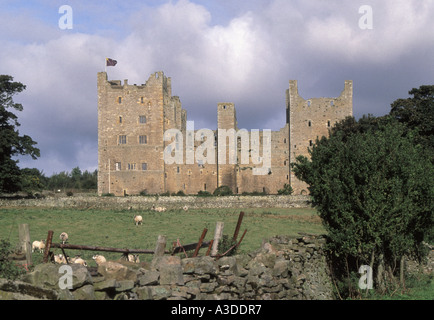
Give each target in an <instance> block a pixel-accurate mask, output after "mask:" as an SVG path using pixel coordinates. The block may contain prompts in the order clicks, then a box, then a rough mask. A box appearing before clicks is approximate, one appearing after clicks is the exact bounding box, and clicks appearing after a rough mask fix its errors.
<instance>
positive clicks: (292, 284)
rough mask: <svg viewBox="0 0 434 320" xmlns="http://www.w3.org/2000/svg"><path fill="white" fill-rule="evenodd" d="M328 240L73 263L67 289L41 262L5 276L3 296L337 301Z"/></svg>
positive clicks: (0, 287)
mask: <svg viewBox="0 0 434 320" xmlns="http://www.w3.org/2000/svg"><path fill="white" fill-rule="evenodd" d="M324 241H325V240H324V239H323V238H322V237H313V236H305V237H299V238H288V237H285V236H281V237H275V238H272V239H270V240H269V241H268V242H265V243H264V244H263V245H262V247H261V248H260V249H259V250H257V251H256V252H252V253H250V254H241V255H236V256H229V257H222V258H220V259H215V258H212V257H209V256H202V257H195V258H181V257H179V256H163V257H158V258H154V259H153V260H152V262H150V263H140V264H134V263H128V262H121V261H108V262H106V263H104V264H101V265H100V266H99V267H98V269H97V270H93V271H92V270H89V269H87V268H86V267H83V266H80V265H71V266H72V268H73V282H72V289H63V290H61V289H60V287H59V281H61V278H60V277H62V275H63V273H59V268H60V265H55V264H52V263H48V264H41V265H37V266H36V267H35V270H34V271H33V272H31V273H29V274H27V275H26V277H25V278H24V279H22V281H19V282H14V283H11V282H8V281H5V280H1V281H0V299H50V300H51V299H60V300H106V299H110V300H112V299H113V300H117V299H132V300H286V299H290V300H312V299H321V300H323V299H333V293H332V292H333V288H332V283H331V280H330V277H329V273H328V269H327V263H326V260H325V257H324V255H323V251H322V245H323V243H324ZM91 274H92V275H91ZM59 279H60V280H59Z"/></svg>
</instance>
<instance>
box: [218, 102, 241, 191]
mask: <svg viewBox="0 0 434 320" xmlns="http://www.w3.org/2000/svg"><path fill="white" fill-rule="evenodd" d="M230 130H234V131H235V132H236V131H237V130H238V124H237V116H236V112H235V105H234V104H233V103H229V102H220V103H218V104H217V133H216V134H217V186H218V187H220V186H228V187H229V188H231V189H232V191H233V192H236V187H237V181H236V174H235V167H236V164H233V163H230V159H231V157H232V156H233V154H232V153H231V152H233V150H230V149H231V148H230V144H231V143H234V144H235V146H236V143H237V140H236V139H237V138H236V136H235V135H232V136H230V133H231V132H230ZM223 132H226V133H228V136H227V138H225V141H226V143H225V145H226V150H220V149H219V145H220V146H221V145H222V142H220V143H219V136H220V137H221V135H222V133H223ZM232 138H233V139H235V141H231V140H230V139H232ZM235 152H236V151H235Z"/></svg>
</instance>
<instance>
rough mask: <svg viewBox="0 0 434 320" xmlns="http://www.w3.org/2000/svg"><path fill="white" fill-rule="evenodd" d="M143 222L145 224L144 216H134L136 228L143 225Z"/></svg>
mask: <svg viewBox="0 0 434 320" xmlns="http://www.w3.org/2000/svg"><path fill="white" fill-rule="evenodd" d="M142 222H143V218H142V216H134V224H135V225H136V226H138V225H139V224H142Z"/></svg>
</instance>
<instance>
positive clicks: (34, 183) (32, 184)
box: [21, 168, 48, 192]
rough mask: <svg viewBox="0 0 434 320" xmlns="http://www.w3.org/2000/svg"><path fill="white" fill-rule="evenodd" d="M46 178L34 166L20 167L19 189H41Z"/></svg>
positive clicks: (31, 190)
mask: <svg viewBox="0 0 434 320" xmlns="http://www.w3.org/2000/svg"><path fill="white" fill-rule="evenodd" d="M47 181H48V178H47V177H45V175H44V174H43V173H42V171H39V170H38V169H36V168H32V169H30V168H24V169H21V190H22V191H26V192H33V191H42V190H44V189H45V187H46V184H47Z"/></svg>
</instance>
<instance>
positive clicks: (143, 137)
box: [139, 136, 148, 144]
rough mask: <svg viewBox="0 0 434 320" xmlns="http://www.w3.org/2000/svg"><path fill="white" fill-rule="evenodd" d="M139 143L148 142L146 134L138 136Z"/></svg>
mask: <svg viewBox="0 0 434 320" xmlns="http://www.w3.org/2000/svg"><path fill="white" fill-rule="evenodd" d="M139 143H140V144H147V143H148V137H147V136H139Z"/></svg>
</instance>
